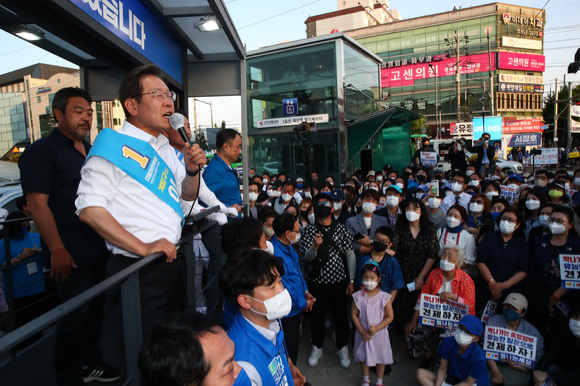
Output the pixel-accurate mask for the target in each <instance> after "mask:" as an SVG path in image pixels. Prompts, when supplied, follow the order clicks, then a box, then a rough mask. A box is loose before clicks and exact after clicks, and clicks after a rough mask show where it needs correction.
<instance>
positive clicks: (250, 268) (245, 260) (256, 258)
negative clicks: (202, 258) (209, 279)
mask: <svg viewBox="0 0 580 386" xmlns="http://www.w3.org/2000/svg"><path fill="white" fill-rule="evenodd" d="M274 269H275V270H276V271H277V272H278V275H280V276H282V275H284V273H285V272H284V265H283V264H282V261H281V260H280V259H279V258H278V257H274V256H272V255H270V254H269V253H268V252H265V251H262V250H259V249H247V250H244V251H240V252H239V253H238V254H236V256H234V257H233V258H230V259H228V260H227V261H226V264H225V265H224V266H223V268H222V271H221V273H220V283H219V285H220V289H221V290H222V292H223V294H224V296H225V297H226V298H227V299H228V300H229V301H230V302H231V303H232V304H233V305H234V306H236V307H239V304H238V296H239V295H250V296H254V289H256V288H257V287H260V286H263V285H266V286H269V285H272V284H273V283H274V282H275V281H276V278H277V277H278V276H277V275H276V274H275V273H274V272H273V271H274Z"/></svg>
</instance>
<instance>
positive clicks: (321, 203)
mask: <svg viewBox="0 0 580 386" xmlns="http://www.w3.org/2000/svg"><path fill="white" fill-rule="evenodd" d="M316 206H326V207H330V206H332V204H331V203H330V202H328V201H318V202H317V203H316Z"/></svg>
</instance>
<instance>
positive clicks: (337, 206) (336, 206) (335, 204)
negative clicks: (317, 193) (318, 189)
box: [332, 202, 342, 213]
mask: <svg viewBox="0 0 580 386" xmlns="http://www.w3.org/2000/svg"><path fill="white" fill-rule="evenodd" d="M332 207H333V208H334V212H335V213H336V211H338V210H342V202H333V203H332Z"/></svg>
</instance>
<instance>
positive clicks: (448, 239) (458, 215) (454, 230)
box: [437, 204, 477, 277]
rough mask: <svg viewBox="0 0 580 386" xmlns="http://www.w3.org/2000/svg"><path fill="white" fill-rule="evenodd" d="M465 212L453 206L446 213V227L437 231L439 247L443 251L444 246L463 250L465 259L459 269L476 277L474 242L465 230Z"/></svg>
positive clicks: (462, 208)
mask: <svg viewBox="0 0 580 386" xmlns="http://www.w3.org/2000/svg"><path fill="white" fill-rule="evenodd" d="M466 219H467V211H466V210H465V208H464V207H462V206H461V205H458V204H456V205H453V206H452V207H451V208H449V210H448V211H447V219H446V220H447V227H445V228H442V229H439V230H438V231H437V238H438V239H439V247H440V248H441V249H443V246H444V245H446V244H454V245H457V246H459V247H460V248H462V249H463V251H464V254H465V259H462V260H463V262H462V265H461V266H460V267H459V268H460V269H462V270H464V271H465V272H466V273H467V274H468V275H469V276H471V277H477V267H476V266H475V240H474V239H473V235H472V234H471V233H469V232H468V231H467V229H465V227H464V225H465V222H466Z"/></svg>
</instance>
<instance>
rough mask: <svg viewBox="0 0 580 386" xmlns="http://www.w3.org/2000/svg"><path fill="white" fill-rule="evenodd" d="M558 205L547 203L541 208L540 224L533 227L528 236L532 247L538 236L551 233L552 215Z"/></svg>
mask: <svg viewBox="0 0 580 386" xmlns="http://www.w3.org/2000/svg"><path fill="white" fill-rule="evenodd" d="M557 207H558V205H554V204H550V203H545V204H544V205H542V207H541V208H540V213H539V216H538V222H539V224H540V225H538V226H536V227H534V228H532V229H531V230H530V234H529V236H528V245H529V246H530V248H532V247H533V246H534V240H535V239H536V237H538V236H542V235H549V234H551V232H550V215H551V214H552V211H553V210H554V209H555V208H557Z"/></svg>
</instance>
